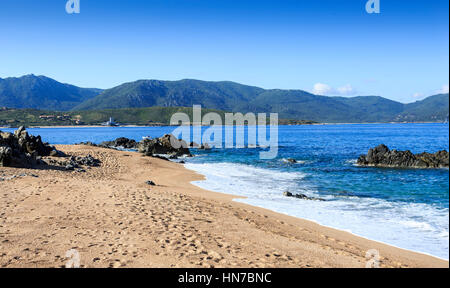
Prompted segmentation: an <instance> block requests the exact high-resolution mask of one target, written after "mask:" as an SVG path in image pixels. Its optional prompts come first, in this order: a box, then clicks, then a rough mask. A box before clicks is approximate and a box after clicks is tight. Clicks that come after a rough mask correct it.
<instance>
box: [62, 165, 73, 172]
mask: <svg viewBox="0 0 450 288" xmlns="http://www.w3.org/2000/svg"><path fill="white" fill-rule="evenodd" d="M64 169H65V170H66V171H73V170H75V166H73V165H72V164H67V165H66V167H64Z"/></svg>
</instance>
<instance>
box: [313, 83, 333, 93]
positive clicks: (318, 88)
mask: <svg viewBox="0 0 450 288" xmlns="http://www.w3.org/2000/svg"><path fill="white" fill-rule="evenodd" d="M331 91H333V89H332V88H331V87H330V86H329V85H327V84H323V83H316V84H314V88H313V91H312V92H313V93H314V94H316V95H328V94H329V93H330V92H331Z"/></svg>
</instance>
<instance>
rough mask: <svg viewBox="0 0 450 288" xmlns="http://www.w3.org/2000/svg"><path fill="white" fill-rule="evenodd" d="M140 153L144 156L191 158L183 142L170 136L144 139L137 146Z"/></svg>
mask: <svg viewBox="0 0 450 288" xmlns="http://www.w3.org/2000/svg"><path fill="white" fill-rule="evenodd" d="M137 149H138V151H139V152H140V153H143V154H144V155H146V156H154V155H156V154H165V155H170V156H186V155H187V156H191V153H190V151H189V148H188V145H187V143H186V142H185V141H184V140H179V139H177V138H176V137H175V136H173V135H172V134H167V135H164V136H163V137H161V138H155V139H144V140H142V141H141V142H139V143H138V144H137Z"/></svg>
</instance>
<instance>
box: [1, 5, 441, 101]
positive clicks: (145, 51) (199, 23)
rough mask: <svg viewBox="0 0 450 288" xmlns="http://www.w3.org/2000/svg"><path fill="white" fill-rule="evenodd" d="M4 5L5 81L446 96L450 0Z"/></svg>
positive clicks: (406, 98)
mask: <svg viewBox="0 0 450 288" xmlns="http://www.w3.org/2000/svg"><path fill="white" fill-rule="evenodd" d="M66 2H67V0H39V1H36V0H1V1H0V35H1V38H0V39H1V40H0V77H2V78H5V77H10V76H21V75H24V74H31V73H33V74H37V75H46V76H48V77H51V78H54V79H56V80H58V81H61V82H66V83H71V84H75V85H79V86H82V87H98V88H110V87H113V86H115V85H118V84H121V83H123V82H128V81H135V80H138V79H161V80H178V79H184V78H193V79H201V80H213V81H219V80H230V81H236V82H240V83H243V84H249V85H255V86H260V87H263V88H283V89H286V88H288V89H302V90H307V91H311V92H316V93H320V94H326V95H344V96H352V95H380V96H383V97H387V98H390V99H394V100H398V101H402V102H413V101H415V100H418V99H422V98H424V97H426V96H428V95H432V94H435V93H437V92H440V91H444V92H446V91H448V79H449V2H448V0H380V4H381V5H380V6H381V11H380V12H381V13H380V14H368V13H366V10H365V5H366V2H367V0H258V1H256V0H239V1H233V0H145V1H144V0H142V1H138V0H122V1H113V0H95V1H94V0H80V4H81V13H80V14H71V15H69V14H67V13H66V10H65V6H66Z"/></svg>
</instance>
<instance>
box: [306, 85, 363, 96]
mask: <svg viewBox="0 0 450 288" xmlns="http://www.w3.org/2000/svg"><path fill="white" fill-rule="evenodd" d="M312 93H313V94H316V95H325V96H352V95H355V94H356V91H355V89H353V87H352V85H350V84H347V85H345V86H342V87H338V88H333V87H331V86H330V85H327V84H323V83H316V84H314V88H313V90H312Z"/></svg>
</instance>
